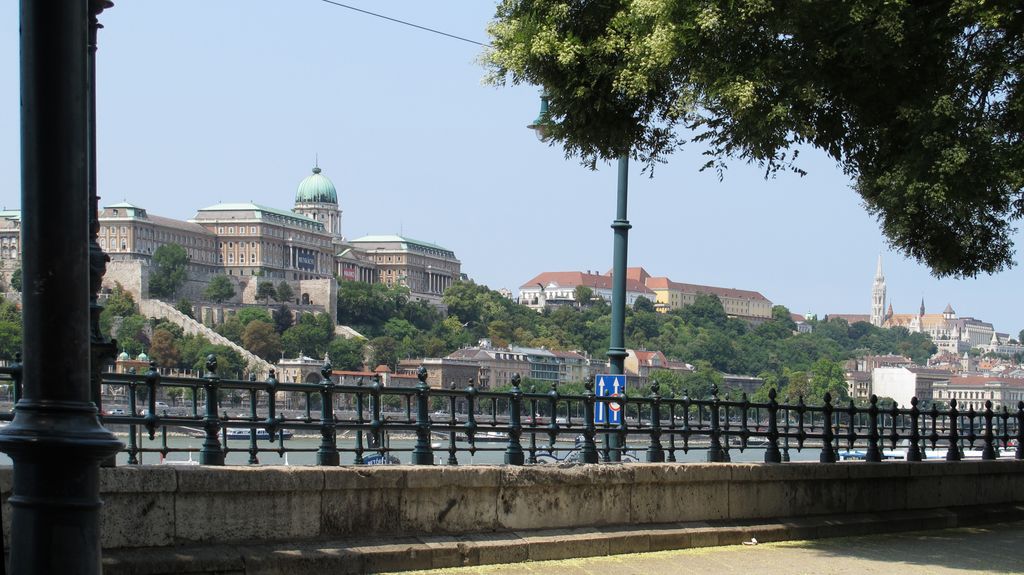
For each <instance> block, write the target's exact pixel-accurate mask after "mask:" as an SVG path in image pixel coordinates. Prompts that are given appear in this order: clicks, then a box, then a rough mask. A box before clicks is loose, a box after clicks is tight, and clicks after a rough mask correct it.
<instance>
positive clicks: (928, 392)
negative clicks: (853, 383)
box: [869, 366, 953, 408]
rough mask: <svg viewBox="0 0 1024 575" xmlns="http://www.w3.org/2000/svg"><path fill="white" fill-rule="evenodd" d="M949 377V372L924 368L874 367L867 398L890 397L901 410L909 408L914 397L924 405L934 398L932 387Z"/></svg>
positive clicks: (951, 375) (950, 375) (950, 374)
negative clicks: (871, 395) (872, 395)
mask: <svg viewBox="0 0 1024 575" xmlns="http://www.w3.org/2000/svg"><path fill="white" fill-rule="evenodd" d="M951 377H953V374H952V373H950V372H949V371H946V370H940V369H930V368H926V367H910V366H905V367H876V368H875V369H873V370H872V371H871V390H870V393H869V397H870V394H874V395H877V396H878V397H891V398H892V399H893V400H895V401H896V404H897V405H898V406H899V407H901V408H909V407H910V400H911V398H913V397H916V398H917V399H918V401H919V402H925V403H923V404H920V405H925V404H926V403H927V402H931V401H932V399H933V398H934V396H933V392H932V387H933V385H934V384H935V383H936V382H941V381H947V380H949V378H951Z"/></svg>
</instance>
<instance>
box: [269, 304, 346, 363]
mask: <svg viewBox="0 0 1024 575" xmlns="http://www.w3.org/2000/svg"><path fill="white" fill-rule="evenodd" d="M333 337H334V323H333V322H332V321H331V318H330V317H329V316H328V315H327V314H324V313H318V314H311V313H304V314H302V316H300V317H299V321H298V322H296V323H295V325H293V326H292V327H290V328H288V329H287V330H286V331H285V332H284V334H282V335H281V344H282V346H283V348H284V353H285V355H286V356H288V357H296V356H297V355H299V354H300V353H301V354H303V355H306V356H309V357H316V358H320V357H323V356H324V353H326V352H327V345H328V344H329V343H330V342H331V338H333Z"/></svg>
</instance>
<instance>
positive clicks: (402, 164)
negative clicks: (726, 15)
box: [0, 0, 1024, 337]
mask: <svg viewBox="0 0 1024 575" xmlns="http://www.w3.org/2000/svg"><path fill="white" fill-rule="evenodd" d="M115 2H116V4H117V5H116V6H115V7H114V8H113V9H110V10H108V11H107V12H104V13H103V15H102V16H101V22H102V23H103V25H104V29H103V30H101V31H100V37H99V52H98V54H97V86H98V88H97V100H98V104H97V106H98V111H97V122H98V136H97V137H98V162H99V165H98V178H99V190H100V195H101V196H102V200H101V203H102V204H108V203H114V202H118V201H122V200H127V201H130V202H132V203H134V204H137V205H140V206H142V207H145V208H147V209H148V210H149V212H150V213H152V214H156V215H161V216H166V217H173V218H179V219H189V218H191V217H193V216H194V215H195V213H196V211H197V210H198V209H200V208H202V207H206V206H209V205H212V204H215V203H218V202H245V201H251V202H255V203H257V204H263V205H267V206H272V207H278V208H290V207H291V206H292V204H293V202H294V194H295V190H296V187H297V185H298V183H299V182H300V181H301V180H302V179H303V178H304V177H305V176H307V175H308V174H309V173H310V170H311V168H312V167H313V164H314V162H315V161H317V159H318V161H319V165H320V167H321V168H322V169H323V173H324V175H326V176H328V177H329V178H330V179H331V180H332V181H333V182H334V184H335V186H336V187H337V190H338V198H339V203H340V207H341V209H342V210H343V221H342V231H343V233H344V235H345V236H346V237H349V238H357V237H360V236H363V235H368V234H390V233H401V234H403V235H405V236H407V237H410V238H414V239H418V240H422V241H428V242H433V243H437V244H440V245H442V246H445V247H447V248H449V249H451V250H453V251H454V252H455V254H456V256H457V257H458V258H459V259H460V260H461V262H462V271H463V272H464V273H466V274H468V275H469V276H470V277H471V278H472V279H473V280H474V281H476V282H477V283H480V284H485V285H487V286H489V287H491V288H493V289H499V288H502V287H505V288H509V289H511V290H513V292H516V291H517V289H518V287H519V286H520V285H522V284H524V283H526V282H527V281H528V280H529V279H530V278H532V277H533V276H535V275H537V274H538V273H540V272H543V271H586V270H598V271H600V272H602V273H603V272H605V271H607V270H609V269H610V268H611V265H612V231H611V229H610V227H609V226H610V224H611V221H612V220H613V219H614V217H615V193H616V189H615V188H616V168H615V166H614V165H605V166H601V167H599V169H597V170H595V171H591V170H589V169H587V168H585V167H583V166H581V165H580V163H579V162H578V161H577V160H575V159H566V158H565V157H564V154H563V152H562V150H561V149H560V148H557V147H551V146H549V145H547V144H545V143H542V142H539V141H538V140H537V138H536V137H535V136H534V134H533V133H532V132H531V131H530V130H528V129H526V125H527V124H529V123H530V122H531V121H532V120H533V119H534V118H535V117H536V116H537V113H538V110H539V98H538V89H537V87H535V86H505V87H493V86H489V85H485V84H484V83H483V77H484V75H485V73H486V70H485V69H484V68H483V66H482V65H481V64H480V63H479V59H480V55H481V53H482V50H483V49H482V48H481V47H480V46H476V45H473V44H470V43H467V42H462V41H458V40H454V39H451V38H447V37H444V36H440V35H436V34H432V33H428V32H425V31H422V30H417V29H414V28H410V27H406V26H402V25H399V24H396V23H394V22H390V21H387V20H383V19H379V18H374V17H371V16H368V15H365V14H361V13H358V12H355V11H352V10H348V9H344V8H341V7H338V6H333V5H331V4H329V3H326V2H324V1H322V0H288V1H287V2H281V1H280V0H274V1H271V0H215V1H211V0H182V1H177V2H166V1H165V2H153V1H146V2H140V1H132V2H130V1H127V0H119V1H118V0H115ZM345 3H346V4H349V5H351V6H355V7H359V8H363V9H366V10H372V11H374V12H378V13H380V14H384V15H387V16H390V17H393V18H398V19H402V20H406V21H410V22H414V23H416V24H419V25H421V26H426V27H430V28H435V29H438V30H443V31H445V32H447V33H450V34H454V35H457V36H462V37H464V38H468V39H472V40H476V41H479V42H486V41H487V34H486V26H487V23H488V22H489V21H490V20H491V18H492V17H493V14H494V7H495V4H496V3H495V2H494V1H493V0H474V1H472V2H465V1H453V0H448V1H446V2H423V1H422V0H373V1H372V2H371V1H370V0H347V1H346V2H345ZM18 90H19V87H18V3H17V2H14V1H7V2H0V207H6V208H17V207H18V206H19V205H20V185H21V175H20V167H19V166H20V165H19V154H20V151H19V130H20V127H19V91H18ZM702 151H703V150H702V149H701V148H700V147H699V146H695V145H691V146H689V147H687V148H686V149H685V150H683V151H681V152H678V153H676V154H675V155H673V156H672V157H671V158H670V159H669V163H668V164H665V165H661V166H659V167H658V168H657V169H656V171H655V173H654V177H653V178H650V177H648V175H646V174H642V173H641V169H640V168H641V166H639V165H638V164H635V163H634V164H633V165H632V166H631V171H630V183H629V186H630V187H629V220H630V222H631V223H632V224H633V229H632V230H631V231H630V235H629V265H630V266H643V267H644V268H646V269H647V270H648V272H650V273H651V274H652V275H656V276H668V277H669V278H671V279H672V280H674V281H678V282H686V283H696V284H705V285H714V286H720V287H729V288H738V289H747V290H754V291H758V292H760V293H762V294H763V295H764V296H765V297H767V298H768V299H770V300H771V301H772V302H773V303H776V304H783V305H786V306H787V307H789V308H790V309H791V310H792V311H794V312H799V313H814V314H817V315H819V316H822V315H824V314H827V313H863V314H867V313H870V306H871V286H872V281H873V279H874V273H875V263H876V259H877V257H878V256H879V254H881V256H882V259H883V267H884V272H885V276H886V281H887V287H888V301H889V302H892V303H893V305H894V307H895V311H896V312H897V313H911V312H916V310H917V309H918V307H919V306H920V303H921V300H922V298H923V299H924V301H925V305H926V308H927V311H928V312H929V313H938V312H941V311H942V309H943V308H944V307H945V306H946V304H947V303H949V304H952V306H953V308H954V309H955V310H956V312H957V313H958V314H959V315H960V316H972V317H976V318H979V319H982V320H984V321H988V322H991V323H993V324H994V325H995V327H996V329H997V331H1001V332H1007V333H1010V334H1011V335H1013V336H1014V337H1016V334H1017V332H1018V331H1020V330H1021V329H1022V328H1024V309H1022V308H1021V306H1020V305H1018V302H1019V296H1016V295H1014V294H1016V293H1019V292H1018V291H1017V289H1019V288H1020V286H1021V285H1022V281H1021V280H1022V279H1024V268H1021V267H1019V266H1018V267H1015V268H1013V269H1012V270H1010V271H1007V272H1003V273H1001V274H998V275H995V276H979V277H978V278H977V279H967V280H954V279H941V280H939V279H935V278H934V277H932V276H931V275H930V273H929V271H928V269H927V268H926V267H924V266H922V265H921V264H918V263H916V262H915V261H912V260H910V259H907V258H905V257H903V256H902V255H900V254H899V253H896V252H893V251H892V250H890V249H889V248H888V246H887V243H886V241H885V239H884V237H883V236H882V234H881V232H880V231H879V227H878V223H877V222H876V221H875V219H874V218H873V217H872V216H870V215H869V214H868V213H867V212H866V211H865V210H864V209H863V207H862V205H861V202H860V199H859V197H858V196H857V194H856V193H855V192H854V191H853V190H852V189H851V187H850V180H849V178H848V177H846V176H844V175H843V173H842V172H841V171H840V170H839V169H838V168H837V167H836V166H835V165H834V164H833V163H832V162H831V161H830V160H828V159H827V158H825V157H824V156H823V155H822V154H820V153H817V152H815V151H814V150H805V151H803V153H802V154H801V159H802V160H803V164H802V167H803V168H804V169H806V170H807V171H808V175H806V176H804V177H799V176H797V175H794V174H779V175H778V176H777V177H776V178H774V179H769V180H766V179H765V178H764V176H763V172H762V171H761V170H760V169H758V168H757V167H756V166H748V165H745V164H742V163H740V162H737V161H733V162H731V163H730V168H729V169H728V170H727V172H726V173H725V178H724V180H723V181H719V179H718V176H717V174H715V173H714V172H703V173H702V172H700V171H699V168H700V165H701V164H702V163H703V161H704V159H703V156H702V155H701V152H702ZM1015 238H1016V241H1017V243H1018V245H1024V237H1022V235H1021V234H1020V233H1018V234H1016V235H1015ZM1017 261H1019V257H1018V258H1017ZM1015 288H1016V289H1015Z"/></svg>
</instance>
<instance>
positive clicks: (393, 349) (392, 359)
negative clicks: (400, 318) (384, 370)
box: [368, 335, 399, 371]
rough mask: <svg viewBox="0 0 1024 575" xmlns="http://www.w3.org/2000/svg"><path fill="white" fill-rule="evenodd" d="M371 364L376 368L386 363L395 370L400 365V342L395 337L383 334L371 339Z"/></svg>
mask: <svg viewBox="0 0 1024 575" xmlns="http://www.w3.org/2000/svg"><path fill="white" fill-rule="evenodd" d="M369 345H370V350H371V355H370V365H369V366H368V367H371V368H376V367H377V366H378V365H386V366H388V367H389V368H391V370H392V371H394V369H395V367H396V366H397V365H398V345H399V344H398V342H397V341H395V338H393V337H389V336H386V335H382V336H380V337H375V338H373V339H372V340H370V343H369Z"/></svg>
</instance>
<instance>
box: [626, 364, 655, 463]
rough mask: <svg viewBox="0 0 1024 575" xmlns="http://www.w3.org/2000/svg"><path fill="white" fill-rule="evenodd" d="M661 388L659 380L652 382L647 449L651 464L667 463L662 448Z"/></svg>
mask: <svg viewBox="0 0 1024 575" xmlns="http://www.w3.org/2000/svg"><path fill="white" fill-rule="evenodd" d="M660 388H661V386H660V385H658V380H656V379H655V380H652V381H651V444H650V445H649V446H648V447H647V461H649V462H651V463H662V462H664V461H665V450H664V449H662V448H661V396H660V395H658V390H659V389H660ZM623 415H625V414H623Z"/></svg>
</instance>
